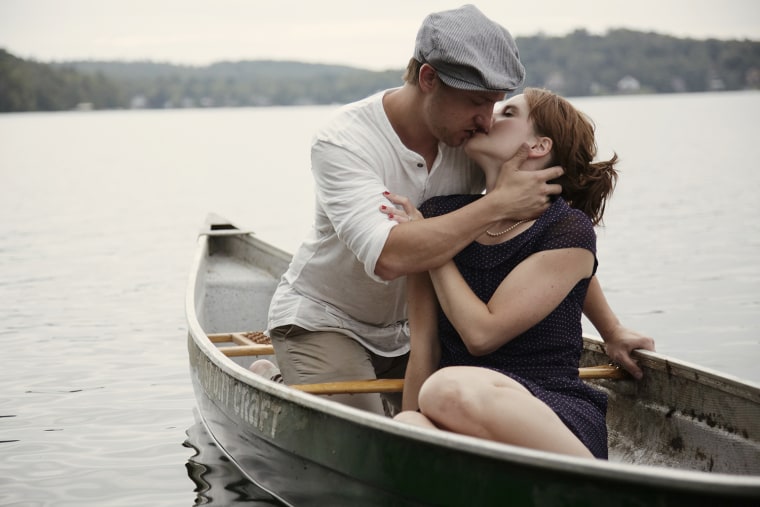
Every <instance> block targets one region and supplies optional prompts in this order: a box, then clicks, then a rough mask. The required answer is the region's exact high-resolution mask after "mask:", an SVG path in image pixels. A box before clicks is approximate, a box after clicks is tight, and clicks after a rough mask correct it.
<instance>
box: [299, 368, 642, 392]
mask: <svg viewBox="0 0 760 507" xmlns="http://www.w3.org/2000/svg"><path fill="white" fill-rule="evenodd" d="M578 376H579V377H580V378H581V379H583V380H592V379H623V378H628V374H627V373H626V372H625V371H624V370H621V369H620V368H618V367H617V366H612V365H601V366H588V367H585V368H578ZM290 387H292V388H293V389H298V390H299V391H303V392H305V393H309V394H364V393H400V392H401V391H402V390H403V389H404V379H373V380H345V381H341V382H324V383H321V384H296V385H292V386H290Z"/></svg>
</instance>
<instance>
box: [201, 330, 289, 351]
mask: <svg viewBox="0 0 760 507" xmlns="http://www.w3.org/2000/svg"><path fill="white" fill-rule="evenodd" d="M208 339H209V340H211V341H212V342H213V343H214V344H216V346H217V347H218V348H219V350H220V351H221V352H222V354H224V355H226V356H228V357H237V356H262V355H272V354H274V348H273V347H272V341H271V340H270V339H269V337H268V336H267V335H265V334H264V332H263V331H240V332H236V333H216V334H210V335H208Z"/></svg>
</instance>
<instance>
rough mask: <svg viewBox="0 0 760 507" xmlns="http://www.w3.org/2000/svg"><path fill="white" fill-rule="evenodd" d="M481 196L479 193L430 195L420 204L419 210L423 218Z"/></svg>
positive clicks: (441, 212)
mask: <svg viewBox="0 0 760 507" xmlns="http://www.w3.org/2000/svg"><path fill="white" fill-rule="evenodd" d="M481 197H483V196H482V195H480V194H454V195H439V196H436V197H431V198H430V199H428V200H427V201H425V202H423V203H422V205H420V212H421V213H422V215H423V216H424V217H425V218H431V217H436V216H439V215H445V214H446V213H451V212H452V211H456V210H458V209H459V208H462V207H463V206H467V205H468V204H470V203H472V202H474V201H476V200H477V199H480V198H481Z"/></svg>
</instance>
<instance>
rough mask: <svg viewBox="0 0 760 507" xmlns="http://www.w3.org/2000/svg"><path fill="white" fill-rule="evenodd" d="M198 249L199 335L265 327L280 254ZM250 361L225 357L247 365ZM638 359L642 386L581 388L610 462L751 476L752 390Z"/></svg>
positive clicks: (598, 353)
mask: <svg viewBox="0 0 760 507" xmlns="http://www.w3.org/2000/svg"><path fill="white" fill-rule="evenodd" d="M205 244H206V246H205V248H207V251H206V252H202V253H201V254H200V255H203V256H205V257H206V261H204V262H203V263H201V264H200V266H201V269H200V270H199V272H198V273H197V274H196V277H197V280H196V281H195V289H194V291H195V292H194V294H193V297H194V303H195V312H196V314H197V318H198V322H199V323H200V325H201V327H202V328H203V330H204V332H205V333H206V334H214V333H232V332H242V331H259V330H264V329H266V317H267V310H268V306H269V300H270V298H271V295H272V293H273V291H274V290H275V288H276V285H277V283H278V281H279V277H280V275H281V274H282V273H283V272H284V271H285V270H286V269H287V266H288V263H289V261H290V255H289V254H287V253H285V252H283V251H281V250H279V249H277V248H274V247H272V246H270V245H268V244H267V243H265V242H262V241H260V240H258V239H256V238H255V236H253V235H249V234H236V233H235V231H224V230H222V231H216V232H212V233H211V235H210V236H208V240H207V241H206V242H205ZM584 341H585V351H584V354H583V358H582V361H581V366H593V365H599V364H606V363H608V361H609V359H608V358H607V356H606V355H605V354H604V352H603V348H602V342H601V340H600V339H598V338H595V337H584ZM216 345H217V346H220V347H224V346H229V345H233V344H232V343H217V344H216ZM257 357H261V356H236V357H229V358H228V359H229V360H230V361H233V362H235V363H236V364H238V365H240V366H242V367H244V368H247V366H249V365H250V363H251V362H252V361H253V360H255V359H256V358H257ZM268 358H269V359H270V360H272V361H275V358H274V357H272V356H268ZM639 360H640V364H641V365H642V366H643V368H644V370H645V378H644V380H642V381H639V382H635V381H633V380H611V381H591V382H593V384H594V385H596V387H597V388H599V389H602V390H604V391H605V392H606V393H607V395H608V397H609V409H608V415H607V418H608V428H609V446H610V461H613V462H621V463H627V464H635V465H644V466H650V465H655V466H660V467H668V468H677V469H682V470H692V471H701V472H712V473H724V474H736V475H751V476H760V386H757V385H753V384H748V383H746V382H742V381H739V380H738V379H735V378H732V377H728V376H723V375H720V374H718V373H715V372H711V371H706V370H704V369H700V368H697V367H695V366H693V365H690V364H687V363H683V362H679V361H676V360H673V359H672V358H669V357H665V356H662V355H659V354H655V353H641V354H640V355H639ZM758 484H759V485H760V483H758ZM758 487H760V486H758ZM758 491H760V489H758Z"/></svg>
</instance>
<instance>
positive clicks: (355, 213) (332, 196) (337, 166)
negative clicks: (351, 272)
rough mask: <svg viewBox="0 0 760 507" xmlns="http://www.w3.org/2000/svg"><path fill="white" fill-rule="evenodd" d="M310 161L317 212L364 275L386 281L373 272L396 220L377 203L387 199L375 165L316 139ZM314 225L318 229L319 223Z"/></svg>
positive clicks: (329, 143) (384, 202) (385, 201)
mask: <svg viewBox="0 0 760 507" xmlns="http://www.w3.org/2000/svg"><path fill="white" fill-rule="evenodd" d="M311 163H312V172H313V175H314V181H315V188H316V200H317V207H318V215H319V213H320V212H321V213H323V214H324V219H325V220H327V221H328V222H329V224H330V225H331V226H332V228H333V229H334V230H335V232H336V234H337V236H338V238H339V239H340V241H342V242H343V243H344V244H345V245H346V247H347V248H348V249H349V250H350V251H351V252H353V254H354V255H355V256H356V258H357V259H358V260H359V262H360V263H361V264H362V265H363V266H364V271H365V272H366V273H367V276H369V277H371V278H372V279H373V280H375V281H377V282H381V283H385V281H384V280H383V279H381V278H380V277H378V276H377V275H375V266H376V264H377V261H378V259H379V257H380V254H381V253H382V250H383V247H384V246H385V242H386V240H387V239H388V235H389V234H390V231H391V229H392V228H393V227H395V226H396V225H398V224H397V222H395V221H393V220H390V219H388V216H387V215H385V214H383V213H380V206H381V205H382V204H386V205H387V204H388V201H387V200H386V199H385V198H384V197H383V192H385V191H386V190H387V186H386V184H385V183H384V182H383V180H382V179H381V177H380V175H379V173H378V172H377V168H376V167H372V166H371V165H370V163H369V161H368V160H364V159H362V157H361V156H359V155H357V154H356V153H353V152H351V151H349V150H346V149H344V148H342V147H340V146H337V145H336V144H333V143H331V142H329V141H325V140H319V139H317V140H315V141H314V143H313V145H312V151H311ZM318 220H319V216H318ZM316 225H317V229H318V230H319V227H320V224H316ZM325 225H326V224H323V226H325Z"/></svg>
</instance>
